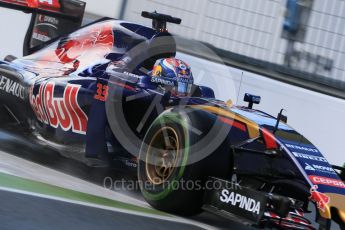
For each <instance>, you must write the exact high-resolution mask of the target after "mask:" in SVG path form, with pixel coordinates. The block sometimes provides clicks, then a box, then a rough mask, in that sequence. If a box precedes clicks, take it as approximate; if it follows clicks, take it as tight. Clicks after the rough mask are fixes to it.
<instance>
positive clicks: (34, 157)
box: [0, 128, 252, 230]
mask: <svg viewBox="0 0 345 230" xmlns="http://www.w3.org/2000/svg"><path fill="white" fill-rule="evenodd" d="M0 150H1V151H4V152H6V153H9V154H11V155H14V156H17V157H19V158H22V159H26V160H29V161H31V162H34V163H37V164H39V165H42V166H45V167H48V168H51V169H54V170H57V171H60V172H63V173H66V174H68V175H71V176H73V177H76V178H79V179H82V180H85V181H87V182H89V183H92V184H95V185H98V186H103V182H104V178H106V177H110V178H112V180H114V181H115V180H125V181H135V180H136V178H135V177H133V176H130V175H128V174H126V173H124V172H121V171H115V170H108V169H100V168H90V167H88V166H86V165H85V164H83V163H81V162H79V161H76V160H73V159H70V158H66V157H64V156H61V154H60V153H58V152H57V151H55V150H54V149H52V148H49V146H39V145H37V144H35V141H34V140H33V139H31V138H30V136H29V135H28V134H25V133H16V131H14V130H9V129H8V128H6V129H5V130H4V129H1V128H0ZM111 192H112V193H114V194H117V193H120V194H125V195H127V196H130V197H133V198H134V199H138V200H140V201H142V202H144V199H143V197H142V195H141V193H140V191H139V190H138V189H131V190H126V189H123V190H119V189H116V191H111ZM0 200H1V203H0V224H1V227H0V229H10V230H12V229H138V228H139V229H176V228H178V229H205V227H201V228H200V227H198V225H189V224H186V223H177V222H173V221H168V220H159V219H152V218H148V217H143V216H136V215H131V214H124V213H120V212H116V211H114V210H102V209H99V208H93V207H85V206H81V205H78V204H71V203H65V202H61V201H56V200H50V199H45V198H41V197H34V196H30V195H25V194H18V193H12V192H8V191H3V190H0ZM189 220H191V221H192V222H197V223H200V226H204V225H205V226H212V227H214V229H239V230H241V229H252V228H249V227H246V226H243V225H241V224H239V223H237V222H233V221H230V220H226V219H224V218H221V217H218V216H215V215H213V214H210V213H206V212H203V213H201V214H199V215H197V216H194V217H191V218H189ZM206 228H207V227H206Z"/></svg>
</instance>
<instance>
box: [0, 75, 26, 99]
mask: <svg viewBox="0 0 345 230" xmlns="http://www.w3.org/2000/svg"><path fill="white" fill-rule="evenodd" d="M0 90H1V91H4V92H6V93H8V94H11V95H13V96H15V97H18V98H20V99H22V100H24V97H25V88H24V86H22V85H20V84H19V83H18V82H15V81H13V80H11V79H9V78H7V77H4V76H1V75H0Z"/></svg>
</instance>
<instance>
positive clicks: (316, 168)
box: [305, 163, 337, 174]
mask: <svg viewBox="0 0 345 230" xmlns="http://www.w3.org/2000/svg"><path fill="white" fill-rule="evenodd" d="M305 170H308V171H319V172H323V173H331V174H337V173H336V172H335V171H334V169H333V168H331V167H327V166H322V165H316V164H312V165H310V164H308V163H305Z"/></svg>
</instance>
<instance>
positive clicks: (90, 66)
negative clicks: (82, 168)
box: [0, 0, 345, 229]
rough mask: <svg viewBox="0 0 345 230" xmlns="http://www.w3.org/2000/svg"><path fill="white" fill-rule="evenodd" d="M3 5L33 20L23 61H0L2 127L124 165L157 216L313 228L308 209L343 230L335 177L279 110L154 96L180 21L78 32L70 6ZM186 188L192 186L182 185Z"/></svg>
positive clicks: (341, 187) (344, 203)
mask: <svg viewBox="0 0 345 230" xmlns="http://www.w3.org/2000/svg"><path fill="white" fill-rule="evenodd" d="M0 6H2V7H7V8H11V9H16V10H22V11H24V12H26V13H32V20H31V23H30V26H29V29H28V32H27V36H26V38H25V42H24V43H25V44H24V57H23V58H15V57H13V56H7V57H6V58H5V60H4V61H1V62H0V102H1V120H2V122H5V121H6V122H8V123H9V124H11V123H13V122H14V123H15V126H16V128H17V129H18V128H19V129H21V130H23V131H29V133H31V134H32V135H33V136H35V137H37V138H38V139H39V140H40V142H38V143H42V141H43V142H46V143H49V144H51V145H53V146H64V147H65V148H63V152H68V151H69V149H73V151H72V153H71V155H73V154H77V152H82V153H83V154H82V155H78V156H77V157H80V159H81V160H82V159H84V154H85V156H89V155H95V154H96V155H103V156H106V159H107V160H108V161H109V167H122V166H128V167H127V168H125V169H126V170H128V172H131V173H132V172H133V171H135V172H137V173H138V179H139V181H140V182H141V183H140V184H141V190H142V194H143V196H144V198H145V199H146V200H147V202H148V203H149V204H150V205H152V206H153V207H155V208H157V209H160V210H163V211H167V212H172V213H177V214H182V215H192V214H195V213H198V212H199V211H200V210H202V209H203V210H206V211H209V212H212V213H216V214H218V215H222V216H224V217H227V218H232V219H235V220H240V221H241V222H242V223H246V224H249V225H252V226H255V227H258V228H263V227H273V228H279V229H314V228H315V227H316V226H313V225H312V223H311V221H310V220H308V218H306V216H305V213H308V212H309V208H310V204H314V205H315V207H316V209H317V215H316V222H317V223H318V225H319V226H320V228H321V229H330V227H331V222H332V220H333V221H334V222H336V223H338V224H339V225H340V226H341V227H342V228H343V229H344V222H345V184H344V181H343V179H344V178H343V177H342V173H341V171H342V170H343V169H342V168H341V167H336V166H332V165H330V164H329V163H328V161H327V160H326V159H325V157H324V156H323V155H322V154H321V152H320V151H319V150H318V149H317V148H316V147H315V146H314V145H313V144H312V143H310V142H309V141H308V140H307V139H306V138H304V137H303V136H302V135H300V134H299V133H298V132H296V131H295V130H294V129H292V128H291V127H290V126H288V125H287V124H286V117H284V116H283V115H282V112H281V113H279V115H278V117H274V116H271V115H269V114H267V113H264V112H262V111H259V110H255V109H253V104H258V103H259V102H260V97H257V96H254V95H250V94H246V95H245V101H247V102H248V103H249V106H248V107H239V106H234V105H232V103H230V102H229V103H225V102H223V101H219V100H217V99H215V97H214V92H213V90H212V89H210V88H208V87H206V86H199V85H195V84H194V85H193V86H192V88H193V90H192V94H191V95H188V96H182V97H180V96H176V95H173V94H171V92H170V91H169V90H161V88H160V87H159V86H161V85H166V86H167V87H174V83H173V82H171V81H169V79H166V78H164V77H162V78H153V77H151V76H150V73H149V71H150V70H152V68H153V66H154V63H155V61H156V60H157V59H160V58H171V57H174V56H175V54H176V42H175V40H174V38H173V36H171V34H169V33H168V31H167V28H166V23H167V22H170V23H176V24H179V23H180V22H181V19H178V18H174V17H171V16H169V15H164V14H159V13H157V12H154V13H148V12H143V13H142V16H144V17H146V18H150V19H152V22H153V23H152V25H153V28H148V27H145V26H142V25H139V24H136V23H132V22H127V21H120V20H115V19H109V18H105V19H102V20H99V21H97V22H94V23H92V24H90V25H87V26H84V27H81V22H82V18H83V14H84V9H85V3H83V2H80V1H77V0H65V1H58V0H50V1H46V0H17V1H16V0H0ZM152 105H153V106H154V108H156V107H157V108H158V107H159V109H152ZM5 118H8V119H5ZM134 140H140V141H139V142H136V141H134ZM132 147H133V148H132ZM135 147H137V149H138V151H136V148H135ZM76 149H77V150H79V151H75V150H76ZM74 157H76V156H74ZM119 162H121V164H119ZM122 163H123V164H122ZM120 165H122V166H120ZM133 169H134V170H133ZM190 181H192V182H193V185H194V186H192V188H190V187H189V188H186V186H181V184H183V182H190ZM196 185H200V186H196ZM187 187H188V186H187ZM229 227H231V226H229Z"/></svg>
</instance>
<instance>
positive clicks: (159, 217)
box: [0, 186, 215, 229]
mask: <svg viewBox="0 0 345 230" xmlns="http://www.w3.org/2000/svg"><path fill="white" fill-rule="evenodd" d="M0 190H1V191H6V192H12V193H19V194H23V195H29V196H34V197H38V198H44V199H50V200H55V201H61V202H65V203H70V204H76V205H82V206H87V207H92V208H99V209H103V210H109V211H115V212H121V213H125V214H129V215H135V216H141V217H147V218H152V219H157V220H166V221H171V222H176V223H181V224H187V225H193V226H197V227H200V228H203V229H215V228H214V227H212V226H210V225H206V224H202V223H199V222H196V221H192V220H188V219H184V218H181V217H175V216H171V217H169V216H163V215H158V214H157V215H155V214H149V213H144V212H136V211H132V210H126V209H121V208H114V207H109V206H103V205H97V204H93V203H87V202H82V201H75V200H70V199H65V198H61V197H55V196H49V195H43V194H39V193H33V192H27V191H23V190H18V189H11V188H6V187H1V186H0Z"/></svg>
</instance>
